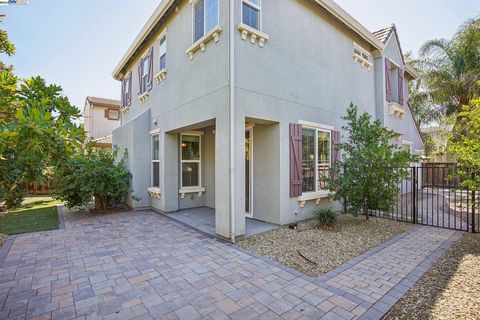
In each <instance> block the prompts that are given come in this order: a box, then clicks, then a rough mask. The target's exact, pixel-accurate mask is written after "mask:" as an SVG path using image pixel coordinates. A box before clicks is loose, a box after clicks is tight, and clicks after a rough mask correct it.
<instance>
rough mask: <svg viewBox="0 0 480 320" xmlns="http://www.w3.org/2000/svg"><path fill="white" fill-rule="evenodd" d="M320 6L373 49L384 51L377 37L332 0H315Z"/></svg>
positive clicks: (383, 46)
mask: <svg viewBox="0 0 480 320" xmlns="http://www.w3.org/2000/svg"><path fill="white" fill-rule="evenodd" d="M315 2H316V3H318V4H319V5H320V6H322V7H323V8H324V9H325V10H327V11H328V12H329V13H330V14H332V15H333V16H334V17H335V18H337V19H338V20H340V22H342V23H343V24H344V25H346V26H347V27H348V28H349V29H351V30H352V31H353V32H355V33H357V34H358V35H359V36H360V37H362V38H363V39H364V40H365V41H367V42H368V43H369V44H371V45H372V46H373V47H374V48H376V49H378V50H380V51H383V50H384V49H385V44H383V42H382V41H380V40H378V38H377V37H375V35H374V34H373V33H371V32H370V31H368V29H367V28H365V27H364V26H363V25H361V24H360V22H358V21H357V20H355V19H354V18H353V17H352V16H351V15H350V14H348V13H347V12H346V11H345V10H343V9H342V8H341V7H340V6H339V5H338V4H336V3H335V2H334V1H333V0H315Z"/></svg>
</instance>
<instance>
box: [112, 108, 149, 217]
mask: <svg viewBox="0 0 480 320" xmlns="http://www.w3.org/2000/svg"><path fill="white" fill-rule="evenodd" d="M149 124H150V110H146V111H145V112H144V113H142V114H140V115H138V116H137V117H136V118H135V119H134V120H133V121H131V122H129V123H127V124H125V125H123V126H121V127H119V128H117V129H115V130H114V131H113V141H112V142H113V145H114V146H116V147H118V148H119V152H120V154H119V156H121V155H122V154H123V152H124V151H125V150H127V152H128V158H127V169H128V170H129V171H130V173H132V175H133V178H132V184H131V187H132V189H133V194H135V195H136V196H138V197H140V198H141V200H140V201H133V200H132V198H131V197H130V198H129V199H128V204H129V205H130V206H131V207H133V208H135V209H141V208H147V207H150V202H149V195H148V192H147V189H148V187H149V186H150V135H149V134H148V131H146V130H145V128H146V127H147V128H148V126H149Z"/></svg>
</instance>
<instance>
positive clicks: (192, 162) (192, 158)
mask: <svg viewBox="0 0 480 320" xmlns="http://www.w3.org/2000/svg"><path fill="white" fill-rule="evenodd" d="M201 142H202V136H201V135H194V134H182V135H181V139H180V150H181V172H182V185H181V187H182V188H192V187H200V186H201V170H200V168H201V160H202V158H201Z"/></svg>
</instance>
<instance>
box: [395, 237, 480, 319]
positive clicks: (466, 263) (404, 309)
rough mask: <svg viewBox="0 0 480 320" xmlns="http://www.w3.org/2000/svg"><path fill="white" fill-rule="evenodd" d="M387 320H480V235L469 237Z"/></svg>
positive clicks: (451, 249)
mask: <svg viewBox="0 0 480 320" xmlns="http://www.w3.org/2000/svg"><path fill="white" fill-rule="evenodd" d="M386 319H389V320H393V319H435V320H437V319H442V320H443V319H462V320H463V319H480V234H472V233H465V235H464V236H463V237H462V238H461V239H459V240H458V241H457V242H456V243H454V244H453V246H452V247H450V249H449V250H447V251H446V252H445V254H444V255H443V256H442V257H441V258H440V259H438V260H437V261H435V262H434V264H433V265H432V267H431V268H430V269H429V270H428V271H427V273H425V274H424V275H423V277H422V278H420V280H419V281H418V282H417V283H416V284H415V285H414V286H413V287H412V289H410V291H409V292H408V293H407V294H406V295H405V296H404V297H403V298H402V299H400V301H399V302H397V304H396V305H395V306H394V307H393V308H392V310H391V313H390V314H389V315H388V317H387V318H386Z"/></svg>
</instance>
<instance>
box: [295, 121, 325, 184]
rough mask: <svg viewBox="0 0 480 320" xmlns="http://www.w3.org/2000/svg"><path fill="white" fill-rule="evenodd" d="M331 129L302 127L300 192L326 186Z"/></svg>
mask: <svg viewBox="0 0 480 320" xmlns="http://www.w3.org/2000/svg"><path fill="white" fill-rule="evenodd" d="M331 145H332V144H331V131H329V130H323V129H316V128H305V127H304V128H302V192H316V191H321V190H325V189H326V188H327V186H326V183H325V181H323V178H326V177H327V175H328V172H329V170H330V164H331V160H330V159H331Z"/></svg>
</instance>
